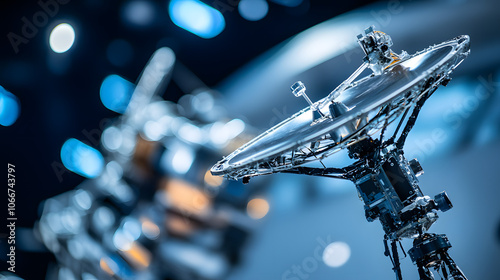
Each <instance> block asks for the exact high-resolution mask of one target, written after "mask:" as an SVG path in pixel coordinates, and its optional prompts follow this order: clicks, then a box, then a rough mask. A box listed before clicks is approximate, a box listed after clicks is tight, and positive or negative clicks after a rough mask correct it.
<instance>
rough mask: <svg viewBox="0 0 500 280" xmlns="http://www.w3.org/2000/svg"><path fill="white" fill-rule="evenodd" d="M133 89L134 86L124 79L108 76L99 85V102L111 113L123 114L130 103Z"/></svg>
mask: <svg viewBox="0 0 500 280" xmlns="http://www.w3.org/2000/svg"><path fill="white" fill-rule="evenodd" d="M134 88H135V86H134V84H132V83H131V82H129V81H127V80H125V79H124V78H122V77H120V76H118V75H109V76H107V77H106V78H105V79H104V81H102V84H101V90H100V96H101V102H102V104H103V105H104V106H105V107H106V108H108V109H110V110H111V111H114V112H117V113H120V114H123V113H124V112H125V110H126V109H127V106H128V103H129V102H130V98H131V97H132V93H133V92H134Z"/></svg>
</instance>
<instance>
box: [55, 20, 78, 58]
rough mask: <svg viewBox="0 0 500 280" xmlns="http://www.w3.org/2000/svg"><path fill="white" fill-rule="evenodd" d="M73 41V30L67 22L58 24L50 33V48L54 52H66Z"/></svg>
mask: <svg viewBox="0 0 500 280" xmlns="http://www.w3.org/2000/svg"><path fill="white" fill-rule="evenodd" d="M74 42H75V30H74V29H73V26H71V25H70V24H68V23H61V24H58V25H57V26H56V27H54V29H53V30H52V32H51V33H50V38H49V43H50V48H51V49H52V50H53V51H54V52H55V53H64V52H67V51H68V50H69V49H70V48H71V47H72V46H73V43H74Z"/></svg>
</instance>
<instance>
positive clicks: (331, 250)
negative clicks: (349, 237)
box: [323, 241, 351, 267]
mask: <svg viewBox="0 0 500 280" xmlns="http://www.w3.org/2000/svg"><path fill="white" fill-rule="evenodd" d="M350 257H351V247H349V245H348V244H347V243H345V242H340V241H336V242H332V243H330V244H328V246H326V248H325V250H324V251H323V262H324V263H325V264H326V265H328V266H330V267H341V266H343V265H344V264H345V263H346V262H347V261H348V260H349V258H350Z"/></svg>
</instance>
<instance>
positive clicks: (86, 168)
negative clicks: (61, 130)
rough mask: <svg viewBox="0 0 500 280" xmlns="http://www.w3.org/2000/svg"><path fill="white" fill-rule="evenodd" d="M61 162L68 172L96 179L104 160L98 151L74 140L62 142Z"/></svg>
mask: <svg viewBox="0 0 500 280" xmlns="http://www.w3.org/2000/svg"><path fill="white" fill-rule="evenodd" d="M61 160H62V163H63V164H64V166H65V167H66V168H67V169H68V170H70V171H73V172H75V173H76V174H79V175H81V176H84V177H87V178H95V177H97V176H98V175H100V174H101V172H102V169H103V167H104V158H103V156H102V155H101V153H100V152H99V151H97V150H96V149H94V148H92V147H90V146H88V145H86V144H84V143H83V142H81V141H79V140H76V139H74V138H71V139H68V140H67V141H66V142H64V144H63V146H62V148H61Z"/></svg>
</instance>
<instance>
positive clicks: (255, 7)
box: [238, 0, 269, 21]
mask: <svg viewBox="0 0 500 280" xmlns="http://www.w3.org/2000/svg"><path fill="white" fill-rule="evenodd" d="M268 11H269V5H268V4H267V2H266V1H265V0H241V1H240V3H239V4H238V12H240V15H241V16H242V17H243V18H244V19H246V20H249V21H257V20H261V19H263V18H264V17H265V16H266V15H267V12H268Z"/></svg>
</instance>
